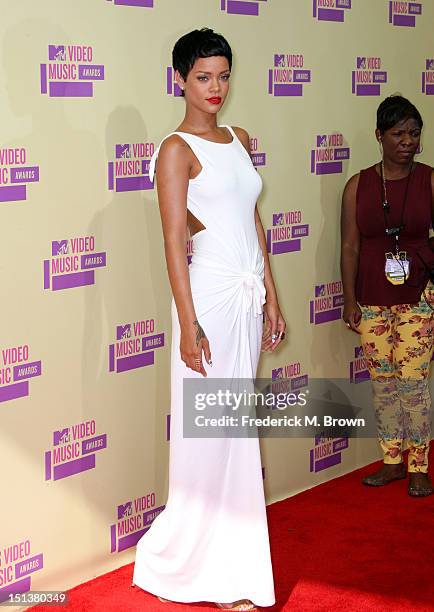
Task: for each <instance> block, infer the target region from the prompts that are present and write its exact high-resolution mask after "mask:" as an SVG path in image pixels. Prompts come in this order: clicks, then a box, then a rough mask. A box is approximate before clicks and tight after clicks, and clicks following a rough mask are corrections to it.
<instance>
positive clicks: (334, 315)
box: [310, 281, 344, 325]
mask: <svg viewBox="0 0 434 612" xmlns="http://www.w3.org/2000/svg"><path fill="white" fill-rule="evenodd" d="M342 291H343V289H342V281H334V282H331V283H327V284H323V285H315V297H314V299H313V300H311V301H310V322H311V323H313V324H314V325H320V324H321V323H329V322H330V321H337V320H338V319H341V318H342V308H343V305H344V296H343V294H342Z"/></svg>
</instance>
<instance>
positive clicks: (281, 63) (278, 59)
mask: <svg viewBox="0 0 434 612" xmlns="http://www.w3.org/2000/svg"><path fill="white" fill-rule="evenodd" d="M274 66H275V68H284V67H285V55H277V54H276V53H275V54H274Z"/></svg>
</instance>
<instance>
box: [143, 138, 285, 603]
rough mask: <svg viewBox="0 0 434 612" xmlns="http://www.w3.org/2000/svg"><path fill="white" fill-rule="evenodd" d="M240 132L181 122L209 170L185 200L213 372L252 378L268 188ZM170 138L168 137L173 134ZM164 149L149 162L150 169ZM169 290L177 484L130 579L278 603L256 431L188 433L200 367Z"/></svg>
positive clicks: (170, 593) (171, 592)
mask: <svg viewBox="0 0 434 612" xmlns="http://www.w3.org/2000/svg"><path fill="white" fill-rule="evenodd" d="M224 127H227V129H228V130H229V131H230V132H231V134H232V138H233V140H232V142H231V143H228V144H224V143H215V142H211V141H208V140H205V139H204V138H201V137H199V136H195V135H192V134H188V133H185V132H175V133H176V134H178V135H179V136H180V137H181V138H183V139H184V140H185V142H186V143H187V144H188V145H189V146H190V148H191V149H192V151H193V153H194V154H195V156H196V157H197V159H198V160H199V162H200V164H201V166H202V170H201V172H200V173H199V175H198V176H197V177H196V178H194V179H192V180H190V182H189V188H188V203H187V206H188V209H189V210H190V211H191V213H192V214H193V215H194V216H195V217H196V218H197V219H198V220H199V221H200V222H201V223H202V224H203V226H204V227H205V228H206V229H204V230H201V231H199V232H198V233H197V234H195V235H194V237H193V257H192V261H191V264H190V266H189V274H190V283H191V290H192V296H193V302H194V307H195V312H196V315H197V319H198V321H199V323H200V325H201V326H202V328H203V330H204V332H205V334H206V336H207V338H208V340H209V343H210V349H211V354H212V362H213V366H212V367H209V366H208V365H207V363H206V361H205V360H204V367H205V369H206V370H207V373H208V377H216V378H226V379H232V378H254V377H255V376H256V370H257V365H258V360H259V355H260V347H261V339H262V327H263V323H262V306H263V303H264V301H265V288H264V283H263V278H264V258H263V254H262V251H261V248H260V245H259V242H258V236H257V231H256V226H255V218H254V209H255V204H256V200H257V198H258V195H259V193H260V191H261V188H262V181H261V178H260V176H259V174H258V173H257V172H256V170H255V169H254V167H253V164H252V162H251V159H250V156H249V154H248V153H247V151H246V150H245V148H244V147H243V145H242V144H241V142H240V141H239V139H238V137H237V136H236V134H235V132H234V131H233V130H232V128H230V127H229V126H224ZM166 138H167V137H166ZM157 155H158V150H157V151H156V152H155V155H154V157H153V159H152V161H151V167H150V177H151V179H153V175H154V169H155V162H156V157H157ZM179 344H180V327H179V321H178V315H177V310H176V306H175V302H174V300H173V299H172V349H171V350H172V352H171V428H170V429H171V431H170V465H169V495H168V500H167V504H166V508H165V509H164V511H163V512H162V513H161V514H160V515H159V516H157V518H156V519H155V520H154V522H153V524H152V526H151V528H150V529H149V531H148V532H146V533H145V534H144V535H143V536H142V538H141V539H140V540H139V542H138V544H137V552H136V561H135V567H134V576H133V582H134V584H136V585H137V586H139V587H141V588H142V589H144V590H146V591H148V592H150V593H153V594H154V595H159V596H160V597H164V598H166V599H170V600H172V601H176V602H197V601H210V602H225V603H226V602H233V601H237V600H239V599H250V600H251V601H253V603H255V604H256V605H259V606H271V605H273V604H274V603H275V596H274V585H273V573H272V567H271V559H270V547H269V538H268V528H267V518H266V512H265V499H264V490H263V480H262V470H261V458H260V448H259V440H258V439H257V438H228V437H223V438H213V439H209V438H184V437H183V414H182V410H183V406H182V398H183V378H184V377H188V378H191V377H200V378H202V377H201V375H200V374H198V373H196V372H194V371H193V370H191V369H189V368H187V366H186V365H185V363H184V362H183V361H182V360H181V356H180V351H179Z"/></svg>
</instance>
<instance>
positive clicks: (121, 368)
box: [109, 319, 164, 373]
mask: <svg viewBox="0 0 434 612" xmlns="http://www.w3.org/2000/svg"><path fill="white" fill-rule="evenodd" d="M162 346H164V332H162V333H158V334H156V333H155V319H146V320H144V321H136V322H135V323H127V324H126V325H118V326H117V328H116V342H115V343H114V344H110V346H109V372H117V373H119V372H127V371H128V370H135V369H136V368H143V367H144V366H148V365H153V364H154V357H155V355H154V350H155V349H157V348H161V347H162Z"/></svg>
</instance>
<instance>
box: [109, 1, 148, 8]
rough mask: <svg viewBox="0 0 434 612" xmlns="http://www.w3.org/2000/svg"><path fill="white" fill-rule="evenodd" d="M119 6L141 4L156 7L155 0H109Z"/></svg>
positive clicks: (146, 6)
mask: <svg viewBox="0 0 434 612" xmlns="http://www.w3.org/2000/svg"><path fill="white" fill-rule="evenodd" d="M107 2H113V4H115V5H117V6H139V7H141V8H154V0H107Z"/></svg>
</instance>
